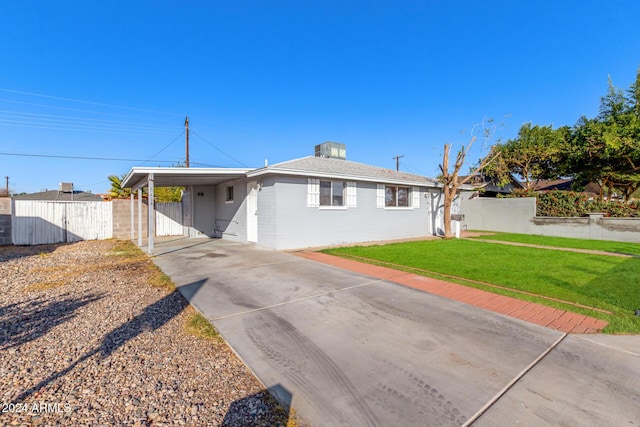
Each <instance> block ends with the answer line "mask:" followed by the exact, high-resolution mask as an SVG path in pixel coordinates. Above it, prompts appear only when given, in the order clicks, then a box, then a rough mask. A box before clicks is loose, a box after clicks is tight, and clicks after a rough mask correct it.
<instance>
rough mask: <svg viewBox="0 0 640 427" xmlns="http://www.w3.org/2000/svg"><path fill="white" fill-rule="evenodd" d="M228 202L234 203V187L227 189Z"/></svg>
mask: <svg viewBox="0 0 640 427" xmlns="http://www.w3.org/2000/svg"><path fill="white" fill-rule="evenodd" d="M226 201H227V202H233V186H229V187H227V199H226Z"/></svg>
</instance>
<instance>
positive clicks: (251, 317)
mask: <svg viewBox="0 0 640 427" xmlns="http://www.w3.org/2000/svg"><path fill="white" fill-rule="evenodd" d="M156 249H157V253H158V255H157V256H156V257H155V258H154V262H155V263H156V264H157V265H158V266H160V268H162V270H163V271H164V272H165V273H166V274H168V275H169V276H170V277H171V278H172V280H173V281H174V282H175V283H176V285H177V286H178V288H179V290H180V292H181V293H182V294H183V295H184V296H185V297H186V298H187V299H188V300H189V301H190V302H191V303H192V304H193V305H194V306H195V307H197V308H198V309H199V310H200V311H201V312H202V313H204V314H205V316H206V317H207V318H208V319H209V320H211V321H212V323H213V324H214V325H215V326H216V328H217V329H218V330H219V331H220V332H221V334H222V335H223V336H224V337H225V339H226V340H227V342H228V343H229V344H230V345H231V347H232V348H233V349H234V350H235V351H236V352H237V353H238V354H239V355H240V357H241V358H242V359H243V360H244V361H245V362H246V363H247V365H248V366H249V367H250V368H251V369H252V370H253V371H254V372H255V373H256V375H257V376H258V378H259V379H260V380H261V381H262V382H263V383H264V384H265V386H266V387H268V388H270V389H271V390H272V391H274V392H275V393H276V394H277V395H278V397H279V398H280V399H282V400H283V401H287V402H288V401H290V402H291V405H292V406H293V408H294V409H295V410H296V411H297V413H298V415H299V416H300V417H301V418H303V419H304V420H306V421H307V422H309V423H310V424H311V425H312V426H316V427H319V426H338V425H339V426H416V425H421V426H431V425H433V426H449V425H450V426H460V425H465V423H468V422H469V421H470V420H475V421H474V423H473V425H478V426H494V425H513V424H520V425H532V426H533V425H535V426H541V425H554V426H556V425H576V426H579V425H580V426H581V425H626V426H633V425H639V424H640V387H638V378H640V336H633V337H612V336H601V335H589V336H579V335H570V336H566V337H565V335H564V334H562V333H560V332H557V331H554V330H550V329H547V328H544V327H541V326H537V325H533V324H529V323H526V322H523V321H520V320H517V319H512V318H509V317H506V316H502V315H499V314H494V313H490V312H486V311H484V310H482V309H479V308H476V307H472V306H469V305H466V304H463V303H459V302H455V301H452V300H448V299H445V298H442V297H438V296H435V295H431V294H428V293H424V292H421V291H418V290H415V289H410V288H407V287H404V286H401V285H397V284H394V283H390V282H386V281H384V280H378V279H375V278H372V277H367V276H364V275H360V274H356V273H351V272H348V271H344V270H341V269H338V268H335V267H331V266H327V265H324V264H320V263H316V262H313V261H309V260H305V259H302V258H299V257H296V256H294V255H291V254H287V253H282V252H275V251H269V250H263V249H259V248H256V247H254V246H251V245H246V244H238V243H230V242H226V241H222V240H193V239H192V240H188V239H177V240H174V241H171V242H164V243H158V244H157V246H156ZM554 345H557V346H556V347H553V346H554ZM550 347H553V348H552V349H551V350H550V351H549V349H550ZM547 351H549V353H548V355H546V357H543V358H541V356H542V355H543V354H545V353H546V352H547ZM539 358H541V359H540V361H539V362H538V363H536V361H537V360H538V359H539ZM529 368H530V369H529ZM517 379H519V380H517ZM516 380H517V381H516ZM511 384H513V386H512V387H509V386H510V385H511ZM498 396H500V397H499V398H497V397H498ZM496 398H497V400H496V402H495V404H493V405H491V406H489V405H490V403H491V402H493V400H494V399H496ZM484 409H486V411H483V410H484ZM481 412H483V413H482V414H481V415H480V413H481Z"/></svg>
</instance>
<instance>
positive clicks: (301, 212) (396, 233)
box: [258, 176, 431, 250]
mask: <svg viewBox="0 0 640 427" xmlns="http://www.w3.org/2000/svg"><path fill="white" fill-rule="evenodd" d="M271 187H272V188H273V189H274V191H275V212H274V214H275V222H276V228H275V230H276V232H275V236H274V237H275V239H272V240H271V241H270V242H268V243H270V244H269V245H268V247H272V248H273V249H278V250H282V249H298V248H305V247H314V246H328V245H337V244H345V243H354V242H367V241H375V240H392V239H401V238H411V237H426V236H428V235H430V229H431V227H430V222H431V217H430V212H429V208H428V206H427V202H426V199H425V197H424V193H425V191H426V188H421V189H420V204H419V207H417V208H378V207H376V198H377V185H376V183H370V182H357V190H356V191H357V193H356V194H357V207H349V208H344V207H339V208H332V207H307V191H308V190H307V178H305V177H289V176H280V177H278V178H277V179H276V180H274V181H273V185H272V186H271ZM265 188H266V185H265V186H264V187H263V189H262V192H263V193H264V191H265ZM261 196H262V194H261ZM260 212H261V214H263V213H264V212H263V211H260ZM266 243H267V242H261V241H259V242H258V244H260V245H265V246H267V245H266Z"/></svg>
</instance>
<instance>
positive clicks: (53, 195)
mask: <svg viewBox="0 0 640 427" xmlns="http://www.w3.org/2000/svg"><path fill="white" fill-rule="evenodd" d="M13 198H14V199H15V200H43V201H56V200H57V201H62V202H70V201H74V202H101V201H102V197H100V196H99V195H98V194H93V193H88V192H86V191H74V192H73V193H71V192H64V193H63V192H61V191H58V190H48V191H41V192H39V193H31V194H21V195H18V196H14V197H13Z"/></svg>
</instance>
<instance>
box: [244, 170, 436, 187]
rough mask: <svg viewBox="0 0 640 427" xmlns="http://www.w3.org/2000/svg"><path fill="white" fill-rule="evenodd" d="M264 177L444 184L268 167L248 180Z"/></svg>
mask: <svg viewBox="0 0 640 427" xmlns="http://www.w3.org/2000/svg"><path fill="white" fill-rule="evenodd" d="M263 175H293V176H308V177H314V178H333V179H346V180H353V181H365V182H380V183H387V184H401V185H412V186H420V187H433V188H441V187H442V184H440V183H438V182H436V181H426V180H425V181H418V180H407V179H396V178H382V177H371V176H364V175H349V174H340V173H335V172H319V171H309V170H302V169H280V168H273V167H266V168H260V169H255V170H253V171H251V172H248V173H247V177H248V178H254V177H259V176H263Z"/></svg>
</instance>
